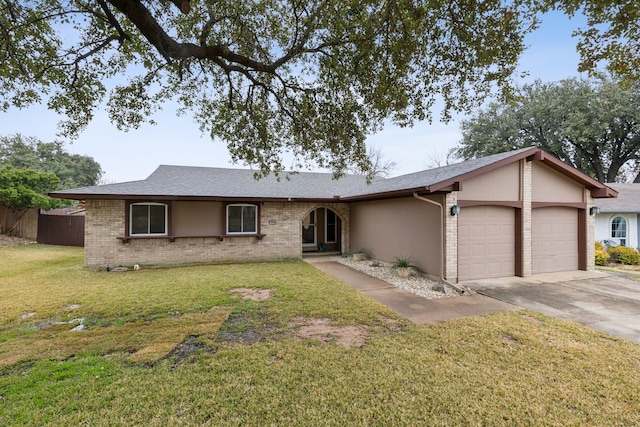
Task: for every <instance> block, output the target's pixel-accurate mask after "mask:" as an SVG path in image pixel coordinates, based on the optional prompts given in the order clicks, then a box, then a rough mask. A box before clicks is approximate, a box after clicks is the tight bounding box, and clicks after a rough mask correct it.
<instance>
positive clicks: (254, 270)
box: [0, 245, 640, 426]
mask: <svg viewBox="0 0 640 427" xmlns="http://www.w3.org/2000/svg"><path fill="white" fill-rule="evenodd" d="M82 257H83V255H82V250H81V249H79V248H62V247H54V246H42V245H26V246H20V247H8V248H0V295H1V296H2V297H1V298H0V425H6V426H13V425H34V426H35V425H38V426H42V425H98V426H100V425H110V426H111V425H127V426H130V425H159V426H160V425H161V426H167V425H215V426H220V425H234V426H235V425H237V426H240V425H242V426H247V425H249V426H250V425H255V426H264V425H287V426H310V425H313V426H321V425H336V426H344V425H362V426H369V425H398V426H402V425H407V426H413V425H442V426H448V425H452V426H458V425H492V426H500V425H509V426H510V425H562V426H571V425H575V426H584V425H593V426H602V425H638V424H640V395H639V393H638V384H640V346H638V345H637V344H634V343H631V342H627V341H623V340H620V339H617V338H613V337H610V336H607V335H604V334H602V333H599V332H596V331H593V330H590V329H587V328H585V327H582V326H579V325H575V324H572V323H567V322H563V321H560V320H557V319H553V318H549V317H545V316H542V315H539V314H537V313H533V312H529V311H518V312H511V313H502V314H497V315H492V316H483V317H475V318H468V319H457V320H453V321H448V322H443V323H438V324H429V325H424V326H415V325H412V324H409V323H407V322H405V321H403V320H402V319H400V318H399V317H397V316H396V315H395V314H394V313H393V312H390V311H389V310H387V309H386V308H385V307H383V306H381V305H379V304H378V303H376V302H375V301H373V300H371V299H369V298H368V297H366V296H364V295H362V294H360V293H358V292H357V291H355V290H353V289H351V288H350V287H347V286H344V285H342V284H341V283H339V282H337V281H336V280H334V279H332V278H330V277H327V276H325V275H324V274H322V273H320V272H319V271H317V270H316V269H314V268H313V267H312V266H309V265H307V264H306V263H304V262H302V261H282V262H269V263H242V264H212V265H191V266H186V267H172V268H153V269H152V268H143V269H141V270H138V271H126V272H105V271H92V270H87V269H85V268H83V267H82V263H83V259H82Z"/></svg>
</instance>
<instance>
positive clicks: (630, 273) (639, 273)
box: [596, 262, 640, 282]
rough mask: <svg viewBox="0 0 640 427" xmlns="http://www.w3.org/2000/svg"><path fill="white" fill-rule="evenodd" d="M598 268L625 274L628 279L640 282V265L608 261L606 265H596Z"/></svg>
mask: <svg viewBox="0 0 640 427" xmlns="http://www.w3.org/2000/svg"><path fill="white" fill-rule="evenodd" d="M596 268H597V269H598V270H602V271H606V272H608V273H612V274H616V275H620V276H624V277H626V278H628V279H631V280H635V281H636V282H640V265H625V264H619V263H613V262H611V263H608V264H607V265H606V266H598V267H596Z"/></svg>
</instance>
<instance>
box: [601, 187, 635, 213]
mask: <svg viewBox="0 0 640 427" xmlns="http://www.w3.org/2000/svg"><path fill="white" fill-rule="evenodd" d="M607 186H608V187H611V188H613V189H614V190H616V191H617V192H618V197H617V198H615V199H599V200H598V201H597V202H596V206H598V207H599V208H600V212H606V213H636V212H637V213H640V184H615V183H610V184H607Z"/></svg>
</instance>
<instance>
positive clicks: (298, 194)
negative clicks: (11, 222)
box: [52, 165, 366, 199]
mask: <svg viewBox="0 0 640 427" xmlns="http://www.w3.org/2000/svg"><path fill="white" fill-rule="evenodd" d="M365 184H366V179H365V178H364V177H363V176H356V175H347V176H343V177H342V178H340V179H337V180H336V179H333V178H332V175H331V174H330V173H311V172H301V173H297V174H290V175H287V174H281V177H280V180H278V179H277V178H276V177H275V176H273V175H270V176H267V177H265V178H262V179H259V180H256V179H255V178H254V172H253V171H251V170H247V169H224V168H207V167H192V166H167V165H161V166H159V167H158V168H157V169H156V170H155V171H154V172H153V173H152V174H151V175H149V177H148V178H147V179H145V180H143V181H131V182H123V183H119V184H107V185H98V186H95V187H84V188H76V189H70V190H62V191H58V192H56V193H52V194H55V195H56V196H57V197H63V196H64V195H65V194H68V195H73V196H87V198H96V197H95V196H102V195H108V196H176V197H196V198H198V197H219V198H265V199H288V198H292V199H306V198H313V199H333V198H334V196H339V195H340V194H343V193H346V192H349V191H351V190H352V189H354V188H358V187H362V186H363V185H365ZM111 198H113V197H111Z"/></svg>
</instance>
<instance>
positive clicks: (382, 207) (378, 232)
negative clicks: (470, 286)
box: [349, 196, 443, 276]
mask: <svg viewBox="0 0 640 427" xmlns="http://www.w3.org/2000/svg"><path fill="white" fill-rule="evenodd" d="M430 199H431V200H436V201H438V202H442V199H443V197H441V196H435V197H430ZM349 223H350V230H351V244H350V247H351V249H352V250H355V249H358V248H364V249H367V250H369V251H371V252H372V255H373V257H374V258H375V259H378V260H380V261H385V262H393V261H394V260H395V259H396V257H405V258H406V257H409V258H411V260H412V263H413V264H414V265H415V266H416V267H418V268H419V269H420V270H422V271H424V272H425V273H429V274H433V275H437V276H440V275H441V274H442V220H441V217H440V208H439V207H438V206H436V205H433V204H430V203H428V202H424V201H421V200H418V199H415V198H400V199H388V200H378V201H370V202H358V203H353V204H352V205H351V208H350V221H349Z"/></svg>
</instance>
